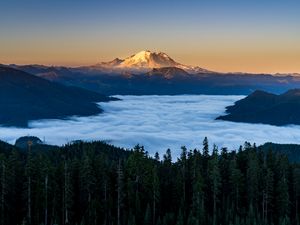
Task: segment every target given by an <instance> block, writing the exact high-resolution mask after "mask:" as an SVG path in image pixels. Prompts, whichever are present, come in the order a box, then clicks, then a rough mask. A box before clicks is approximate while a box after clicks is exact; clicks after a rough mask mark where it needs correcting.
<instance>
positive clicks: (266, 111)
mask: <svg viewBox="0 0 300 225" xmlns="http://www.w3.org/2000/svg"><path fill="white" fill-rule="evenodd" d="M226 112H227V113H228V115H224V116H220V117H218V118H217V119H222V120H229V121H234V122H247V123H264V124H271V125H287V124H298V125H299V124H300V89H293V90H290V91H287V92H285V93H284V94H281V95H275V94H270V93H267V92H264V91H255V92H253V93H252V94H250V95H249V96H247V97H246V98H244V99H242V100H239V101H237V102H236V103H235V104H234V105H233V106H228V107H227V109H226Z"/></svg>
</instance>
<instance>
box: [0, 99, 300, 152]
mask: <svg viewBox="0 0 300 225" xmlns="http://www.w3.org/2000/svg"><path fill="white" fill-rule="evenodd" d="M118 97H119V98H121V99H122V101H113V102H109V103H101V107H102V108H103V109H104V113H103V114H100V115H98V116H93V117H83V118H72V119H70V120H43V121H34V122H31V123H30V128H28V129H23V128H6V127H1V128H0V139H1V140H4V141H7V142H9V143H14V142H15V140H16V139H17V138H18V137H20V136H25V135H34V136H38V137H40V138H41V139H44V138H45V140H46V142H47V143H49V144H58V145H63V144H65V143H67V142H70V141H72V140H79V139H81V140H105V141H108V142H110V143H112V144H114V145H117V146H121V147H126V148H132V147H133V146H134V145H136V144H140V145H144V146H145V148H146V150H147V151H148V152H149V153H150V154H153V153H155V152H156V151H158V152H159V153H161V154H162V153H164V152H165V150H166V149H167V148H170V149H172V152H173V155H174V157H175V156H178V154H179V152H180V147H181V146H183V145H185V146H187V147H188V148H202V141H203V138H204V137H205V136H207V137H208V139H209V141H210V143H211V144H213V143H215V144H216V145H218V146H219V147H222V146H226V147H228V148H229V149H233V148H238V147H239V145H241V144H243V143H244V142H245V141H249V142H251V143H254V142H255V143H256V144H263V143H265V142H275V143H300V132H299V131H300V126H285V127H276V126H271V125H262V124H246V123H234V122H225V121H216V120H214V118H216V117H217V116H219V115H220V114H223V113H224V111H225V107H226V106H228V105H231V104H233V103H234V102H235V101H236V100H238V99H240V98H242V97H243V96H207V95H181V96H118Z"/></svg>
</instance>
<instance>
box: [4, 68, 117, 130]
mask: <svg viewBox="0 0 300 225" xmlns="http://www.w3.org/2000/svg"><path fill="white" fill-rule="evenodd" d="M109 100H111V98H109V97H106V96H103V95H101V94H98V93H95V92H91V91H88V90H84V89H81V88H77V87H66V86H63V85H61V84H57V83H54V82H50V81H48V80H45V79H42V78H39V77H37V76H34V75H31V74H29V73H26V72H23V71H20V70H16V69H13V68H9V67H6V66H0V112H1V114H0V124H1V125H6V126H23V127H26V126H27V125H28V121H29V120H38V119H56V118H65V117H69V116H74V115H78V116H90V115H94V114H97V113H100V112H101V109H100V108H99V107H98V106H97V104H96V102H101V101H109Z"/></svg>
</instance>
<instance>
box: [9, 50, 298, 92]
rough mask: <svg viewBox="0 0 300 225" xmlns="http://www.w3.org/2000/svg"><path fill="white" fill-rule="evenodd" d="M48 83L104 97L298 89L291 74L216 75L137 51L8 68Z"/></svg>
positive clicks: (216, 73)
mask: <svg viewBox="0 0 300 225" xmlns="http://www.w3.org/2000/svg"><path fill="white" fill-rule="evenodd" d="M11 66H12V67H14V68H15V69H19V70H22V71H25V72H28V73H31V74H34V75H36V76H39V77H41V78H45V79H47V80H50V81H55V82H58V83H61V84H64V85H67V86H77V87H81V88H85V89H89V90H91V91H95V92H98V93H106V94H108V95H122V94H125V95H127V94H134V95H142V94H143V95H145V94H158V95H160V94H164V95H168V94H170V95H173V94H217V95H224V94H225V95H229V94H238V95H248V94H250V93H252V92H253V91H254V90H257V89H260V90H264V91H268V92H272V93H277V94H280V93H282V92H285V91H287V90H289V89H293V88H300V78H299V76H297V75H295V74H276V75H272V74H247V73H218V72H213V71H209V70H206V69H203V68H201V67H193V66H188V65H184V64H181V63H178V62H176V61H175V60H174V59H172V58H171V57H170V56H168V55H167V54H166V53H163V52H151V51H141V52H139V53H137V54H134V55H132V56H129V57H127V58H125V59H120V58H116V59H114V60H112V61H110V62H102V63H98V64H95V65H91V66H81V67H76V68H72V67H62V66H48V67H47V66H43V65H23V66H19V65H11Z"/></svg>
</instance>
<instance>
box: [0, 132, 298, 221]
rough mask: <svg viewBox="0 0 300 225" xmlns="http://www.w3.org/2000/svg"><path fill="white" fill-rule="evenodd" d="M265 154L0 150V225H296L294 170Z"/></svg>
mask: <svg viewBox="0 0 300 225" xmlns="http://www.w3.org/2000/svg"><path fill="white" fill-rule="evenodd" d="M271 147H272V146H271V145H270V148H269V149H268V150H266V149H264V150H261V149H260V148H258V147H256V146H255V144H253V145H252V144H250V143H247V142H245V144H244V145H243V146H241V147H240V148H239V149H237V150H236V151H229V150H228V149H227V148H221V149H218V147H217V146H214V145H210V144H209V142H208V139H207V138H205V139H204V140H203V146H200V148H199V149H192V150H188V149H187V148H185V147H182V149H181V154H180V157H178V159H175V158H173V159H172V153H171V150H170V149H168V150H166V152H165V154H163V155H161V156H160V155H159V154H158V153H156V154H155V156H153V157H152V156H150V155H149V154H148V152H147V151H146V150H145V149H144V147H143V146H139V145H137V146H135V147H134V148H133V149H132V150H124V149H121V148H117V147H114V146H112V145H109V144H106V143H104V142H100V141H97V142H82V141H76V142H73V143H70V144H67V145H65V146H62V147H57V146H47V145H31V143H30V142H28V146H27V148H23V149H22V148H18V147H16V146H13V145H10V144H7V143H4V142H0V225H21V224H24V225H42V224H43V225H54V224H57V225H97V224H101V225H210V224H212V225H217V224H218V225H221V224H223V225H243V224H245V225H254V224H256V225H267V224H270V225H285V224H286V225H287V224H295V225H298V224H299V200H300V198H299V197H300V167H299V165H300V164H298V163H295V162H290V161H289V160H288V158H287V156H285V155H284V151H283V152H280V151H278V149H277V150H276V152H274V151H272V148H271Z"/></svg>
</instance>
